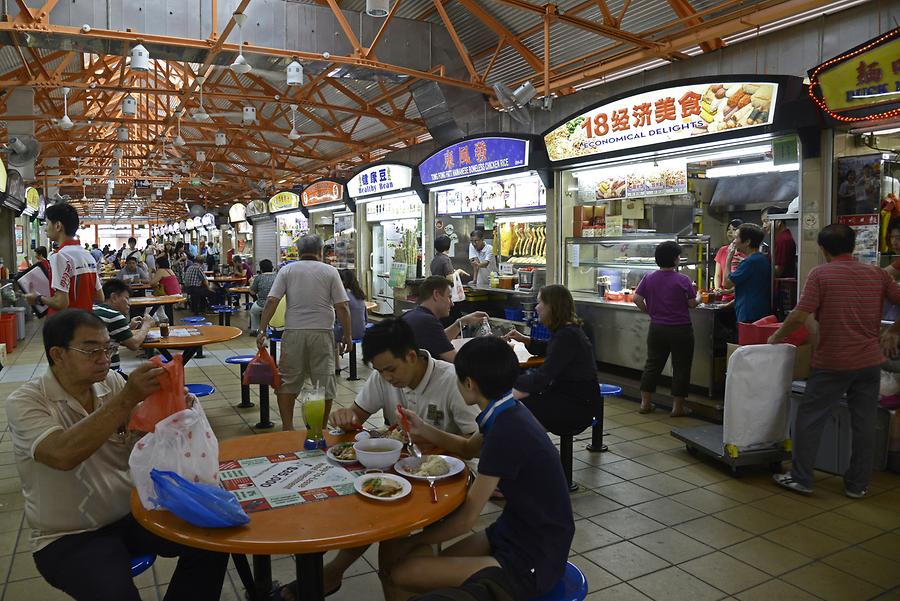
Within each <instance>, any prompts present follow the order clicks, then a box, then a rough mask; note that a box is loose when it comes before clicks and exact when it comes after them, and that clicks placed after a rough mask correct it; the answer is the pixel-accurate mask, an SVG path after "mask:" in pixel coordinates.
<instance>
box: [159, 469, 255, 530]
mask: <svg viewBox="0 0 900 601" xmlns="http://www.w3.org/2000/svg"><path fill="white" fill-rule="evenodd" d="M150 477H151V478H152V479H153V485H154V486H155V487H156V494H157V498H156V499H154V501H156V502H157V503H158V504H159V506H160V507H162V508H163V509H167V510H168V511H171V512H172V513H174V514H175V515H177V516H178V517H180V518H181V519H183V520H184V521H185V522H187V523H189V524H193V525H194V526H199V527H201V528H230V527H231V526H241V525H243V524H246V523H247V522H249V521H250V517H249V516H248V515H247V513H246V512H245V511H244V508H243V507H241V504H240V503H238V500H237V497H235V496H234V495H233V494H232V493H230V492H229V491H227V490H224V489H221V488H219V487H218V486H216V485H215V484H195V483H194V482H188V481H187V480H185V479H184V478H182V477H181V476H179V475H178V474H176V473H175V472H165V471H160V470H150Z"/></svg>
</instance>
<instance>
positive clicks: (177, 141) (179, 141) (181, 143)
mask: <svg viewBox="0 0 900 601" xmlns="http://www.w3.org/2000/svg"><path fill="white" fill-rule="evenodd" d="M172 144H174V145H175V146H184V145H185V141H184V138H182V137H181V113H180V112H179V113H178V135H177V136H175V139H174V140H172Z"/></svg>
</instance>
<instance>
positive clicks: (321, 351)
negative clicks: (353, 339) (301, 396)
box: [278, 330, 336, 399]
mask: <svg viewBox="0 0 900 601" xmlns="http://www.w3.org/2000/svg"><path fill="white" fill-rule="evenodd" d="M334 348H335V347H334V331H333V330H285V331H284V332H282V334H281V358H280V359H279V360H278V370H279V371H280V372H281V387H280V388H279V389H278V394H298V393H299V392H300V390H301V389H302V388H303V384H304V383H305V382H307V381H309V384H310V385H311V386H315V385H316V382H318V383H319V385H320V386H324V387H325V398H326V399H334V395H335V386H336V383H335V380H334Z"/></svg>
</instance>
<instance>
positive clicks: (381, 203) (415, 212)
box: [366, 194, 422, 221]
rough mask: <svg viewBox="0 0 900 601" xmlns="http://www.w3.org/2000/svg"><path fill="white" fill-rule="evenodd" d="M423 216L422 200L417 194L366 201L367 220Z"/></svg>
mask: <svg viewBox="0 0 900 601" xmlns="http://www.w3.org/2000/svg"><path fill="white" fill-rule="evenodd" d="M421 216H422V201H420V200H419V197H418V196H416V195H415V194H410V195H409V196H401V197H399V198H387V199H382V200H375V201H372V202H367V203H366V220H368V221H389V220H393V219H418V218H419V217H421Z"/></svg>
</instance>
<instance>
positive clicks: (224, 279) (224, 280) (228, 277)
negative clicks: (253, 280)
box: [210, 275, 247, 284]
mask: <svg viewBox="0 0 900 601" xmlns="http://www.w3.org/2000/svg"><path fill="white" fill-rule="evenodd" d="M210 279H211V280H212V281H213V282H219V283H222V284H227V283H228V282H245V281H247V278H242V277H240V276H233V275H220V276H216V277H214V278H210Z"/></svg>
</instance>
